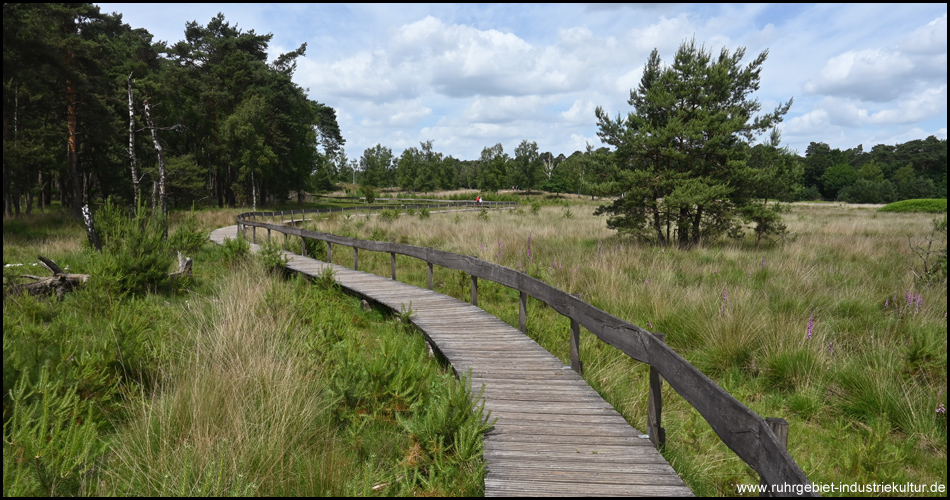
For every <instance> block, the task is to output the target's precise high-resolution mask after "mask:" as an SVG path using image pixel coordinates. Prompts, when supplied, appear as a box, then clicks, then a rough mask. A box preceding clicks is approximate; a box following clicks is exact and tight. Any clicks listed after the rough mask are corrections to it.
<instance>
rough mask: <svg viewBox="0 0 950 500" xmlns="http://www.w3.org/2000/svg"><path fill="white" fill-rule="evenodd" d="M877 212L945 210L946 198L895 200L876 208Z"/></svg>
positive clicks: (932, 211) (930, 211)
mask: <svg viewBox="0 0 950 500" xmlns="http://www.w3.org/2000/svg"><path fill="white" fill-rule="evenodd" d="M878 211H879V212H927V213H938V212H946V211H947V199H946V198H942V199H922V200H902V201H895V202H894V203H890V204H888V205H884V206H883V207H881V208H879V209H878Z"/></svg>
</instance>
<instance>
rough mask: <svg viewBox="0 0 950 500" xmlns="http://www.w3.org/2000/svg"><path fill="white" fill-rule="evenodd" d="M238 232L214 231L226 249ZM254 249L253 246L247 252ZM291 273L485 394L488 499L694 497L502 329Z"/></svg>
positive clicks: (468, 308)
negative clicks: (409, 327)
mask: <svg viewBox="0 0 950 500" xmlns="http://www.w3.org/2000/svg"><path fill="white" fill-rule="evenodd" d="M236 234H237V226H230V227H225V228H221V229H217V230H215V231H213V232H212V233H211V236H210V239H211V240H212V241H214V242H216V243H218V244H223V243H224V240H225V239H226V238H234V237H235V236H236ZM256 248H257V245H252V251H254V250H256ZM286 255H287V256H288V259H289V261H288V263H287V267H288V268H290V269H292V270H294V271H297V272H301V273H305V274H309V275H319V274H320V273H321V272H322V271H323V269H324V268H325V267H326V266H328V265H329V266H332V268H333V270H334V272H335V276H336V279H337V281H338V282H339V283H340V284H341V285H342V286H343V287H344V288H346V289H347V290H350V291H351V292H353V293H355V294H358V295H361V296H364V297H367V298H369V299H371V300H373V301H375V302H378V303H380V304H383V305H385V306H387V307H389V308H391V309H393V310H395V311H400V310H402V309H408V308H409V307H410V303H411V308H412V310H413V311H414V312H415V316H414V317H413V320H412V321H413V323H414V324H415V325H416V326H417V327H418V328H419V329H420V330H422V331H423V332H424V334H425V335H426V337H427V339H428V340H429V342H430V345H432V347H433V348H434V349H437V350H438V351H440V352H441V354H442V355H443V356H444V357H445V358H446V359H447V360H448V361H449V363H451V364H452V366H453V368H454V369H455V371H456V372H457V373H471V382H472V385H473V387H472V392H473V393H474V394H478V391H479V389H480V388H482V386H484V393H483V398H484V403H485V409H486V410H490V411H491V417H492V418H497V421H496V422H495V427H494V429H492V430H491V431H489V432H488V433H487V434H486V435H485V453H484V458H485V460H486V463H487V473H486V475H485V495H486V496H569V495H570V496H692V492H691V491H690V490H689V488H688V487H687V486H686V485H685V484H684V483H683V481H682V479H680V477H679V476H678V475H677V474H676V472H675V471H673V468H672V467H670V465H669V464H668V463H667V462H666V460H665V459H664V458H663V456H662V455H660V453H659V452H658V451H657V450H656V449H655V448H654V447H653V444H652V443H651V442H650V440H649V439H646V438H645V437H644V436H643V434H642V433H641V432H640V431H638V430H636V429H634V428H633V427H631V426H630V424H628V423H627V421H626V420H624V419H623V417H621V416H620V414H619V413H617V411H616V410H614V409H613V407H612V406H610V405H609V404H608V403H607V402H606V401H604V399H603V398H602V397H601V396H600V395H599V394H597V392H596V391H594V390H593V389H591V387H590V386H589V385H587V382H585V381H584V379H583V378H581V377H580V376H579V375H577V374H576V373H575V372H574V371H573V370H571V368H570V367H569V366H566V365H564V364H563V363H562V362H561V361H560V360H559V359H557V358H556V357H554V356H553V355H552V354H550V353H549V352H547V351H546V350H545V349H544V348H542V347H541V346H539V345H538V344H537V343H536V342H534V341H533V340H531V339H530V338H528V337H527V336H525V335H524V334H522V333H521V332H519V331H518V330H517V329H515V328H513V327H511V326H510V325H508V324H507V323H505V322H503V321H501V320H500V319H498V318H496V317H494V316H492V315H490V314H488V313H487V312H485V311H484V310H482V309H480V308H478V307H476V306H473V305H471V304H468V303H465V302H462V301H460V300H457V299H455V298H453V297H449V296H446V295H443V294H440V293H438V292H433V291H431V290H426V289H423V288H419V287H416V286H413V285H408V284H405V283H401V282H399V281H394V280H391V279H389V278H383V277H380V276H377V275H375V274H369V273H364V272H360V271H354V270H352V269H348V268H345V267H342V266H338V265H335V264H327V263H325V262H321V261H318V260H315V259H312V258H309V257H301V256H300V255H295V254H292V253H289V252H286Z"/></svg>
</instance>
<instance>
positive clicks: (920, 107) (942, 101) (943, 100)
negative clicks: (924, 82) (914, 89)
mask: <svg viewBox="0 0 950 500" xmlns="http://www.w3.org/2000/svg"><path fill="white" fill-rule="evenodd" d="M938 116H943V117H946V116H947V86H946V85H942V86H940V87H938V88H934V89H926V90H924V91H923V92H919V93H914V94H913V95H911V96H909V97H908V98H906V99H901V100H899V101H898V102H897V109H884V110H881V111H878V112H876V113H874V114H872V115H871V116H870V120H869V122H870V123H874V124H892V123H893V124H900V123H914V122H918V121H921V120H926V119H928V118H934V117H938Z"/></svg>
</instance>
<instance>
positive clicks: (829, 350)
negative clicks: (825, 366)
mask: <svg viewBox="0 0 950 500" xmlns="http://www.w3.org/2000/svg"><path fill="white" fill-rule="evenodd" d="M834 352H835V348H834V345H832V343H831V342H828V354H834Z"/></svg>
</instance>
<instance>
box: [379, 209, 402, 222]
mask: <svg viewBox="0 0 950 500" xmlns="http://www.w3.org/2000/svg"><path fill="white" fill-rule="evenodd" d="M379 218H380V219H381V220H384V221H387V222H392V221H394V220H396V219H398V218H399V210H396V209H395V208H387V209H386V210H383V211H381V212H380V213H379Z"/></svg>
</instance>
